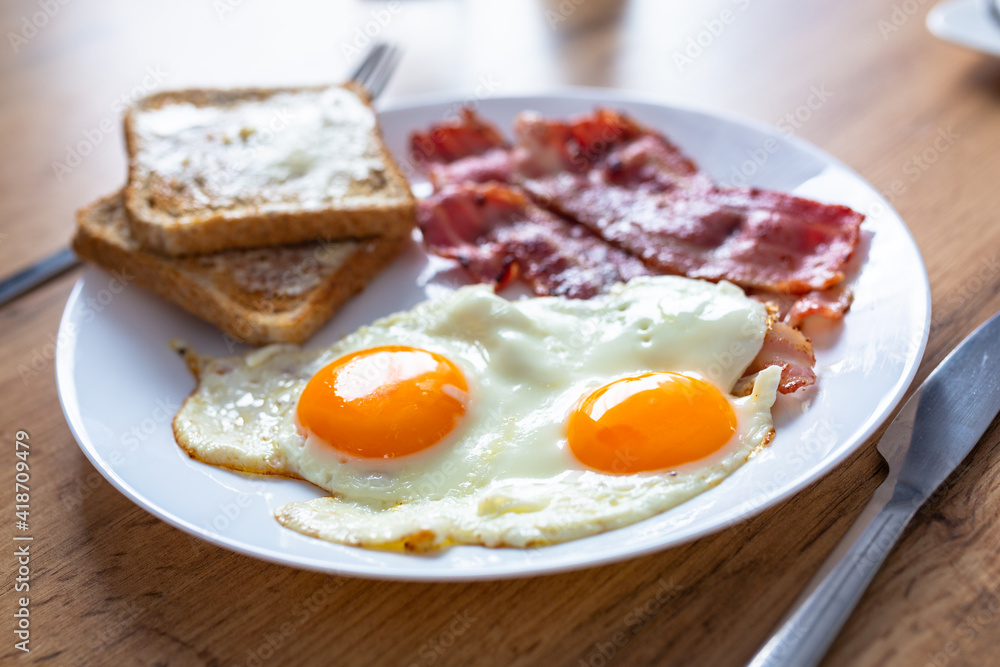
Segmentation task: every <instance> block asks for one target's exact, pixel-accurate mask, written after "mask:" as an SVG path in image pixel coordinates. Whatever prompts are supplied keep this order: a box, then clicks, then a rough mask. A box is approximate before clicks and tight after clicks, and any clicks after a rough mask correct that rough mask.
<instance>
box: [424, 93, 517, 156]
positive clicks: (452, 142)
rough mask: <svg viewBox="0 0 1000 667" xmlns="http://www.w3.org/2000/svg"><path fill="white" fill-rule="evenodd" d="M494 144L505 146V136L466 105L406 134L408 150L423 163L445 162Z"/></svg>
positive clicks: (499, 146) (487, 148) (474, 153)
mask: <svg viewBox="0 0 1000 667" xmlns="http://www.w3.org/2000/svg"><path fill="white" fill-rule="evenodd" d="M494 148H508V144H507V140H506V139H504V138H503V135H502V134H500V131H499V130H497V128H496V126H495V125H493V124H492V123H488V122H486V121H484V120H483V119H481V118H480V117H479V116H478V115H477V114H476V112H475V111H473V110H472V109H471V108H469V107H462V109H461V111H460V114H459V116H458V117H457V118H453V119H450V120H447V121H444V122H443V123H438V124H437V125H434V126H432V127H431V128H430V129H429V130H427V131H426V132H414V133H413V134H412V135H410V154H411V156H412V157H413V159H414V160H415V161H416V162H417V163H418V164H423V165H431V164H435V163H441V164H446V163H450V162H454V161H455V160H459V159H462V158H465V157H469V156H473V155H482V154H483V153H485V152H487V151H489V150H491V149H494Z"/></svg>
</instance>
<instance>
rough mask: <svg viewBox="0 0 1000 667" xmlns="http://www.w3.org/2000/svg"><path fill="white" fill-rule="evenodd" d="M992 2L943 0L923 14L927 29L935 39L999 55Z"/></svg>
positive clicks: (997, 24) (998, 27) (999, 32)
mask: <svg viewBox="0 0 1000 667" xmlns="http://www.w3.org/2000/svg"><path fill="white" fill-rule="evenodd" d="M991 2H993V0H946V2H942V3H940V4H938V5H936V6H935V7H934V9H932V10H931V11H930V13H928V14H927V29H928V30H930V31H931V33H932V34H934V35H935V36H937V37H940V38H941V39H944V40H947V41H949V42H954V43H955V44H961V45H962V46H967V47H969V48H970V49H976V50H977V51H985V52H986V53H991V54H993V55H995V56H1000V22H998V21H997V19H996V18H995V17H994V16H993V13H992V10H991V9H990V3H991Z"/></svg>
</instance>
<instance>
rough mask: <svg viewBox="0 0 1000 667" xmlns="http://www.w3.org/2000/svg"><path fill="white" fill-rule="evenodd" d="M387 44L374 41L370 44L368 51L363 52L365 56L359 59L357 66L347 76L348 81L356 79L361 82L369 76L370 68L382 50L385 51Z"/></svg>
mask: <svg viewBox="0 0 1000 667" xmlns="http://www.w3.org/2000/svg"><path fill="white" fill-rule="evenodd" d="M387 46H388V45H387V44H386V43H385V42H375V43H374V44H372V47H371V48H370V49H369V50H368V53H366V54H365V57H364V58H362V59H361V62H360V63H358V66H357V67H355V68H354V71H352V72H351V73H350V74H349V75H348V77H347V78H348V79H349V80H350V81H357V82H358V83H362V84H363V83H364V82H365V81H366V80H367V79H368V77H370V76H371V72H372V69H373V68H374V67H375V65H377V64H378V62H379V60H380V59H381V58H382V52H383V51H385V49H386V47H387Z"/></svg>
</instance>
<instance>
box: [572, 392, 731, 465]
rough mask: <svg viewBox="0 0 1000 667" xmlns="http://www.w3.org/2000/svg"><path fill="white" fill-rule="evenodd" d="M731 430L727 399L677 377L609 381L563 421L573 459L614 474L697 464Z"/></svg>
mask: <svg viewBox="0 0 1000 667" xmlns="http://www.w3.org/2000/svg"><path fill="white" fill-rule="evenodd" d="M735 432H736V415H735V414H734V413H733V408H732V406H731V405H730V404H729V401H727V400H726V398H725V396H723V395H722V393H721V392H720V391H719V390H718V389H716V388H715V387H714V386H713V385H711V384H710V383H708V382H705V381H704V380H700V379H698V378H694V377H688V376H686V375H681V374H679V373H646V374H643V375H637V376H634V377H629V378H623V379H621V380H616V381H615V382H611V383H610V384H607V385H605V386H603V387H601V388H600V389H598V390H597V391H595V392H593V393H592V394H590V395H589V396H587V397H586V398H585V399H583V401H581V402H580V404H579V405H578V406H577V407H576V409H575V410H574V411H573V412H572V413H571V414H570V417H569V421H568V422H567V438H568V440H569V447H570V450H572V452H573V455H574V456H576V458H577V459H579V460H580V462H581V463H583V464H584V465H586V466H589V467H591V468H594V469H596V470H601V471H603V472H609V473H615V474H628V473H635V472H643V471H646V470H660V469H663V468H670V467H673V466H678V465H681V464H683V463H689V462H691V461H697V460H698V459H702V458H705V457H706V456H708V455H710V454H712V453H713V452H716V451H718V450H719V449H720V448H722V446H723V445H725V444H726V443H727V442H729V439H730V438H732V436H733V433H735Z"/></svg>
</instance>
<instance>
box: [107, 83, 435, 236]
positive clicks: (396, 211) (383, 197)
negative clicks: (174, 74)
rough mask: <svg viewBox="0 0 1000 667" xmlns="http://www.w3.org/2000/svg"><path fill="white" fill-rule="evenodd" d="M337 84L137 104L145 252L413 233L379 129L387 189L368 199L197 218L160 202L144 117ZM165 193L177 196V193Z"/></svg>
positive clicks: (404, 191)
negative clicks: (146, 154)
mask: <svg viewBox="0 0 1000 667" xmlns="http://www.w3.org/2000/svg"><path fill="white" fill-rule="evenodd" d="M341 87H343V88H345V89H347V90H349V91H351V92H352V93H354V94H355V95H357V96H358V98H359V99H360V100H361V101H362V102H363V103H364V104H365V106H366V107H368V109H369V110H371V112H372V113H373V114H374V113H375V112H374V109H373V108H372V106H371V99H370V98H369V96H368V95H367V93H366V92H365V91H364V89H363V88H362V87H361V86H358V85H356V84H353V83H347V84H344V85H343V86H341ZM327 88H330V86H313V87H299V88H269V89H262V88H240V89H230V90H211V89H189V90H180V91H168V92H162V93H157V94H154V95H151V96H149V97H146V98H144V99H142V100H140V101H139V102H137V103H136V104H135V105H133V106H131V107H129V108H128V109H127V110H126V112H125V116H124V129H125V143H126V148H127V150H128V163H129V168H128V185H127V186H126V188H125V191H124V197H125V210H126V212H127V214H128V219H129V226H130V229H131V233H132V236H133V237H134V238H135V239H136V240H137V241H138V242H139V243H140V244H141V245H142V246H143V247H145V248H147V249H150V250H153V251H155V252H158V253H161V254H166V255H172V256H183V255H197V254H209V253H213V252H217V251H220V250H226V249H231V248H254V247H264V246H271V245H283V244H291V243H300V242H304V241H311V240H314V239H327V240H337V239H344V238H360V237H368V236H405V235H407V234H408V233H409V232H410V230H411V229H412V228H413V226H414V224H415V217H416V200H415V199H414V197H413V195H412V193H411V192H410V188H409V184H408V182H407V180H406V178H405V177H404V176H403V174H402V172H401V170H400V169H399V166H398V165H397V164H396V162H395V160H394V159H393V158H392V155H391V154H390V153H389V150H388V149H387V148H386V146H385V141H384V139H383V137H382V132H381V128H380V127H379V126H378V125H377V124H376V126H375V128H374V129H373V131H372V136H371V137H370V140H371V141H372V142H373V143H374V145H375V146H376V147H377V150H378V153H379V155H380V158H381V168H382V171H383V173H384V175H385V186H384V187H383V188H381V189H379V190H378V191H376V192H375V193H374V194H373V195H372V196H371V197H365V198H364V200H363V201H361V202H351V203H348V202H332V203H331V204H330V205H329V206H327V207H326V208H323V209H320V210H310V209H305V208H300V209H295V208H294V207H293V208H292V209H286V210H274V209H273V208H272V209H270V210H269V209H268V206H273V203H268V202H266V201H264V202H261V203H260V204H259V205H242V206H237V207H233V208H225V207H222V208H216V207H213V206H211V205H207V206H205V207H204V208H202V209H200V210H198V211H197V213H191V214H182V215H174V214H172V213H170V212H168V211H165V210H162V209H160V208H158V207H157V206H156V205H155V201H156V199H157V195H156V193H155V192H154V189H153V185H151V183H150V181H149V178H148V177H149V175H150V174H151V173H152V170H151V167H150V166H149V165H146V164H144V163H143V159H142V152H141V148H142V141H143V139H142V137H141V135H140V133H139V132H138V130H137V127H136V125H137V117H138V116H139V115H140V114H142V113H143V112H146V111H152V110H156V109H161V108H163V107H165V106H168V105H172V104H191V105H194V106H196V107H220V106H221V107H224V106H226V105H230V104H233V103H236V102H240V101H246V100H267V99H268V98H270V97H272V96H274V95H277V94H279V93H298V92H302V93H306V92H319V91H322V90H325V89H327ZM165 196H167V197H168V198H169V196H170V193H167V194H166V195H165Z"/></svg>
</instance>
